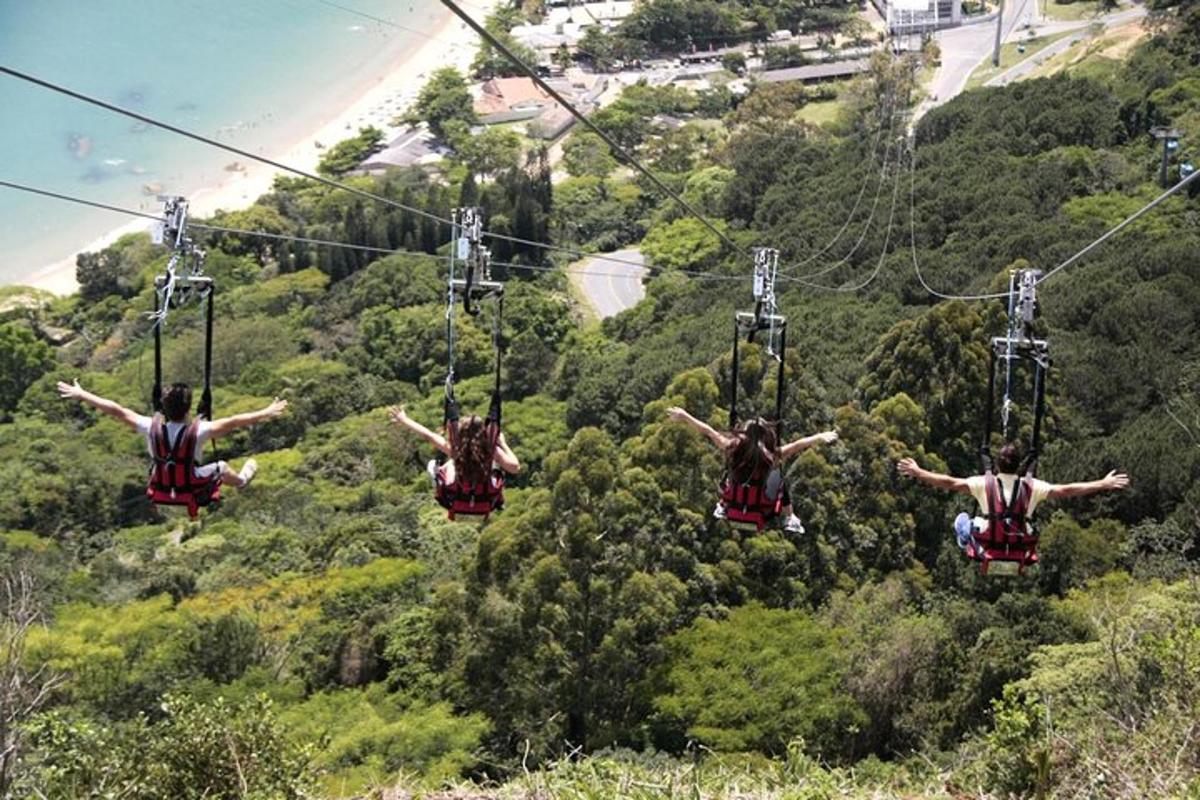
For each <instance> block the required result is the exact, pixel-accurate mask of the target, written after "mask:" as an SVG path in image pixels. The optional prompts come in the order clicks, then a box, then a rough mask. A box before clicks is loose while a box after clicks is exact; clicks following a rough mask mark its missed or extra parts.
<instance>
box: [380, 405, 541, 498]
mask: <svg viewBox="0 0 1200 800" xmlns="http://www.w3.org/2000/svg"><path fill="white" fill-rule="evenodd" d="M389 410H390V412H391V416H392V421H393V422H395V423H396V424H397V425H400V426H401V427H404V428H407V429H408V430H410V431H412V432H413V433H415V434H416V435H417V436H419V437H421V438H422V439H424V440H425V441H427V442H429V443H430V444H431V445H433V446H434V447H436V448H437V449H438V450H440V451H442V453H444V454H445V455H446V456H447V461H446V462H445V463H444V464H442V465H441V467H439V466H438V463H437V459H434V460H432V461H430V462H429V464H428V466H427V469H428V472H429V477H430V478H431V479H432V480H433V482H434V484H435V485H436V484H438V483H441V484H443V485H445V486H453V485H455V484H463V485H478V484H480V483H483V482H484V481H486V480H490V479H491V475H492V468H493V465H495V466H496V467H499V468H500V469H502V470H504V471H505V472H507V473H508V474H510V475H516V474H517V473H518V472H520V471H521V462H520V461H518V460H517V457H516V456H515V455H513V451H512V450H511V449H510V448H509V446H508V442H506V441H505V440H504V432H503V431H495V433H494V435H493V431H492V429H491V426H489V425H488V422H487V420H485V419H483V418H482V417H478V416H476V415H474V414H467V415H464V416H462V417H459V419H458V420H457V421H454V422H450V423H447V425H446V434H445V435H444V436H443V435H442V434H440V433H435V432H434V431H431V430H429V429H428V428H426V427H425V426H424V425H422V424H421V423H419V422H417V421H416V420H415V419H413V418H412V417H410V416H408V414H407V413H405V411H404V406H393V407H392V408H391V409H389Z"/></svg>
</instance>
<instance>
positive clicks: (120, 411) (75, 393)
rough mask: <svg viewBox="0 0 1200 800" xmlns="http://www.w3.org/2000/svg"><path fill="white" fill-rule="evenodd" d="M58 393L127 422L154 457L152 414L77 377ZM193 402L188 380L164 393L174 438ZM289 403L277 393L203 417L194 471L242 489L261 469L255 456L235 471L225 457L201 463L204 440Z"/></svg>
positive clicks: (262, 419) (168, 425)
mask: <svg viewBox="0 0 1200 800" xmlns="http://www.w3.org/2000/svg"><path fill="white" fill-rule="evenodd" d="M58 393H59V395H60V396H62V397H63V398H66V399H72V400H79V401H80V402H82V403H86V404H87V405H89V406H91V407H92V408H94V409H96V410H97V411H99V412H100V413H102V414H106V415H107V416H110V417H112V418H113V419H116V420H118V421H120V422H123V423H125V424H126V425H128V426H129V427H130V428H132V429H133V430H135V431H137V432H138V433H139V434H140V435H141V436H143V437H144V438H145V440H146V448H147V451H148V452H149V454H150V457H151V458H153V457H154V450H153V441H152V438H151V437H152V432H151V428H152V426H153V421H154V420H153V417H147V416H145V415H143V414H139V413H137V412H136V411H132V410H130V409H128V408H125V407H124V406H122V405H121V404H120V403H117V402H115V401H113V400H109V399H107V398H104V397H100V396H99V395H96V394H92V393H91V392H89V391H87V390H86V389H84V388H83V387H82V386H80V385H79V381H78V380H76V381H73V382H72V383H67V382H66V381H59V382H58ZM191 406H192V390H191V387H189V386H188V385H187V384H186V383H174V384H171V386H170V388H168V389H167V391H166V392H164V393H163V398H162V407H163V410H162V414H163V420H164V422H165V423H166V428H167V436H168V438H169V439H170V440H171V441H172V442H173V441H175V440H176V439H177V438H178V437H179V436H180V435H182V433H183V431H184V430H186V428H187V426H188V425H190V424H191V422H192V420H191V418H190V416H189V415H190V412H191ZM287 406H288V403H287V400H280V399H279V398H278V397H276V398H275V400H274V401H273V402H272V403H271V404H270V405H269V406H267V407H266V408H263V409H260V410H258V411H252V412H250V413H248V414H236V415H234V416H232V417H224V418H222V419H216V420H212V421H209V420H206V419H201V420H200V421H199V424H198V425H197V426H196V447H195V451H194V458H195V462H196V463H195V466H193V468H192V472H193V474H194V475H195V476H196V477H198V478H212V477H215V476H217V475H220V476H221V483H222V484H223V485H225V486H234V487H237V488H239V489H240V488H242V487H244V486H246V485H247V484H248V483H250V481H251V479H252V478H253V477H254V473H255V472H256V471H257V469H258V464H257V463H256V462H255V460H254V459H253V458H250V459H247V460H246V463H245V464H243V465H242V468H241V469H240V470H238V471H236V472H235V471H234V470H233V468H232V467H230V466H229V464H227V463H226V462H224V461H215V462H213V463H211V464H201V463H200V457H201V455H202V451H203V449H204V443H205V442H207V441H209V440H210V439H218V438H220V437H222V436H224V435H226V434H229V433H232V432H233V431H236V430H238V429H239V428H248V427H250V426H251V425H256V424H258V423H260V422H266V421H267V420H271V419H275V418H276V417H278V416H279V415H281V414H283V413H284V412H285V411H286V410H287Z"/></svg>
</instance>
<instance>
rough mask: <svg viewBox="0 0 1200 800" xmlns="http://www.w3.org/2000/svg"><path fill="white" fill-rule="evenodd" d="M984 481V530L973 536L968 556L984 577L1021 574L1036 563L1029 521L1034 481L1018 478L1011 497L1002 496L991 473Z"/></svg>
mask: <svg viewBox="0 0 1200 800" xmlns="http://www.w3.org/2000/svg"><path fill="white" fill-rule="evenodd" d="M984 478H985V480H986V486H985V490H986V492H987V503H988V513H987V514H986V515H985V519H986V520H987V527H985V528H984V529H983V530H982V531H979V532H977V533H975V534H974V536H973V537H972V541H971V544H970V545H968V547H967V556H968V557H970V558H972V559H974V560H976V561H978V562H979V572H980V573H981V574H983V575H987V574H988V573H989V572H992V573H995V574H1023V573H1024V572H1025V569H1026V568H1027V567H1030V566H1033V565H1035V564H1037V563H1038V554H1037V544H1038V536H1037V531H1036V529H1035V528H1034V527H1033V525H1031V524H1030V522H1029V519H1028V517H1029V502H1030V500H1031V499H1032V498H1033V482H1032V481H1031V480H1030V479H1029V478H1026V477H1024V476H1021V477H1018V478H1017V481H1016V483H1015V484H1014V485H1013V491H1012V495H1011V496H1010V497H1005V496H1004V489H1003V487H1002V486H1001V484H1000V480H999V479H998V478H997V477H996V475H995V474H994V473H992V472H987V473H986V474H985V476H984Z"/></svg>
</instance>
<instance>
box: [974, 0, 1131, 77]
mask: <svg viewBox="0 0 1200 800" xmlns="http://www.w3.org/2000/svg"><path fill="white" fill-rule="evenodd" d="M1144 16H1146V9H1145V7H1143V6H1137V7H1136V8H1131V9H1129V10H1128V11H1121V12H1118V13H1116V14H1109V15H1108V16H1105V17H1100V18H1099V19H1096V20H1084V21H1081V22H1071V23H1058V24H1052V25H1043V26H1039V27H1038V28H1036V29H1035V30H1034V35H1035V36H1053V35H1054V34H1056V33H1059V32H1061V31H1075V30H1078V31H1080V35H1079V36H1064V37H1063V38H1061V39H1059V40H1058V41H1057V42H1054V43H1053V44H1051V45H1048V46H1046V47H1044V48H1042V49H1041V50H1039V51H1038V52H1036V53H1034V54H1033V55H1032V56H1030V57H1029V58H1027V59H1025V60H1024V61H1022V62H1020V63H1018V64H1015V65H1013V66H1012V67H1010V68H1009V69H1007V70H1005V71H1004V72H1002V73H1001V74H999V75H997V76H996V77H994V78H992V79H991V80H990V81H988V82H987V83H986V84H984V85H985V86H1006V85H1008V84H1010V83H1012V82H1013V81H1019V80H1020V79H1021V78H1024V77H1025V76H1026V75H1028V74H1029V73H1031V72H1033V71H1034V70H1035V69H1037V68H1038V67H1040V66H1041V65H1042V64H1044V63H1045V62H1046V61H1048V60H1049V59H1051V58H1053V57H1054V56H1056V55H1058V54H1059V53H1062V52H1064V51H1066V50H1067V49H1068V48H1069V47H1070V46H1071V45H1072V44H1074V43H1075V42H1077V41H1079V39H1080V38H1081V37H1084V38H1090V36H1091V35H1090V34H1088V33H1087V30H1086V29H1087V28H1088V27H1090V26H1091V24H1092V23H1093V22H1100V23H1102V24H1103V25H1104V26H1105V27H1107V28H1115V27H1118V26H1120V25H1124V24H1126V23H1129V22H1133V21H1135V20H1138V19H1141V18H1142V17H1144Z"/></svg>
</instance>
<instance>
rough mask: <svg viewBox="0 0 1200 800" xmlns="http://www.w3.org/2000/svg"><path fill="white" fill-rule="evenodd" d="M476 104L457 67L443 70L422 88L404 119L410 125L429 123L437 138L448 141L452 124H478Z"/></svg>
mask: <svg viewBox="0 0 1200 800" xmlns="http://www.w3.org/2000/svg"><path fill="white" fill-rule="evenodd" d="M473 103H474V101H473V100H472V99H471V92H470V90H469V89H468V88H467V82H466V81H465V80H464V79H463V76H462V74H461V73H459V71H458V70H456V69H455V68H454V67H442V68H441V69H439V70H437V71H436V72H434V73H433V75H431V76H430V78H429V81H428V82H426V84H425V85H424V86H423V87H422V88H421V93H420V94H418V95H417V100H416V102H415V103H414V104H413V107H412V108H411V109H410V110H409V112H408V114H407V115H406V116H405V118H404V119H405V121H406V122H409V123H417V122H425V123H427V124H428V125H429V130H431V131H432V132H433V135H434V136H437V137H438V138H439V139H441V140H443V141H447V140H448V134H447V126H448V125H449V124H450V123H451V122H460V123H462V124H464V125H473V124H475V119H476V117H475V108H474V105H473Z"/></svg>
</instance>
